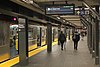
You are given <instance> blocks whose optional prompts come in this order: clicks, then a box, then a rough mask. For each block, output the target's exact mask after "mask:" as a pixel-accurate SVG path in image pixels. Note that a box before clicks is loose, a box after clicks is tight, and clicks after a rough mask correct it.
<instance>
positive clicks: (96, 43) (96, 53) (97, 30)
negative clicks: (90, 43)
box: [95, 6, 99, 64]
mask: <svg viewBox="0 0 100 67" xmlns="http://www.w3.org/2000/svg"><path fill="white" fill-rule="evenodd" d="M95 10H96V11H97V12H98V13H99V6H95ZM95 64H99V20H98V18H97V17H96V18H95Z"/></svg>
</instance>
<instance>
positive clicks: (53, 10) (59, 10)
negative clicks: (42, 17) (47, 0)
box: [45, 4, 75, 15]
mask: <svg viewBox="0 0 100 67" xmlns="http://www.w3.org/2000/svg"><path fill="white" fill-rule="evenodd" d="M45 14H47V15H53V14H54V15H59V14H63V15H65V14H66V15H74V14H75V5H74V4H70V5H68V4H67V5H49V6H46V7H45Z"/></svg>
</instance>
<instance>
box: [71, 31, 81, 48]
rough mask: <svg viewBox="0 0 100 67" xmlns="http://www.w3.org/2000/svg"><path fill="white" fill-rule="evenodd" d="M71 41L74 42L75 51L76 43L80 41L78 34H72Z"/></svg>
mask: <svg viewBox="0 0 100 67" xmlns="http://www.w3.org/2000/svg"><path fill="white" fill-rule="evenodd" d="M72 39H73V41H74V49H76V50H77V47H78V41H79V40H80V34H79V33H78V32H77V31H76V32H75V33H74V34H73V36H72Z"/></svg>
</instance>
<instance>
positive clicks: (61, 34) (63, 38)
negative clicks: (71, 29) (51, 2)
mask: <svg viewBox="0 0 100 67" xmlns="http://www.w3.org/2000/svg"><path fill="white" fill-rule="evenodd" d="M58 40H59V41H60V43H61V50H63V44H64V42H65V41H66V36H65V35H64V34H63V32H62V31H61V33H60V35H59V38H58Z"/></svg>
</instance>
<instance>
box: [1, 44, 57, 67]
mask: <svg viewBox="0 0 100 67" xmlns="http://www.w3.org/2000/svg"><path fill="white" fill-rule="evenodd" d="M57 43H58V42H53V43H52V45H55V44H57ZM46 48H47V46H43V47H41V48H38V49H36V50H33V51H31V52H29V57H31V56H33V55H35V54H37V53H39V52H41V51H42V50H44V49H46ZM18 62H19V56H18V57H16V58H13V59H11V60H8V61H6V62H3V63H1V64H0V67H11V66H13V65H15V64H17V63H18Z"/></svg>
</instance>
